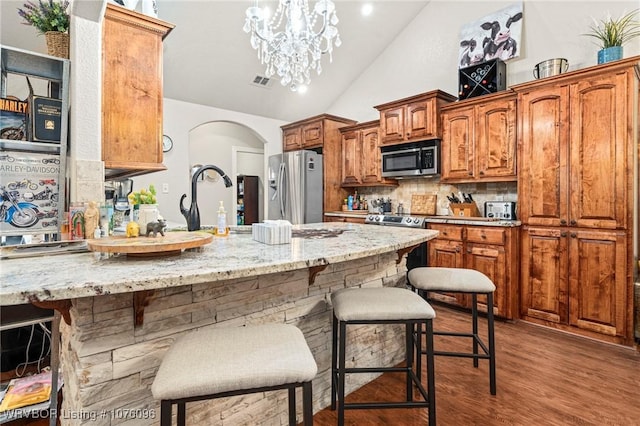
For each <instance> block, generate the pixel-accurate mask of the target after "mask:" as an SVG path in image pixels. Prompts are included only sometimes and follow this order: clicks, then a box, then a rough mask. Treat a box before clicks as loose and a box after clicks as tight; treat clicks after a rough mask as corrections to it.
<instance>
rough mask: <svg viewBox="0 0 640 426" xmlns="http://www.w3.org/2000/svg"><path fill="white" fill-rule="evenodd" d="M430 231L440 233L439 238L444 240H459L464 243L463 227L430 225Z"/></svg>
mask: <svg viewBox="0 0 640 426" xmlns="http://www.w3.org/2000/svg"><path fill="white" fill-rule="evenodd" d="M429 229H434V230H436V231H440V235H438V238H440V239H443V240H457V241H462V231H463V227H462V226H456V225H441V224H439V223H430V224H429Z"/></svg>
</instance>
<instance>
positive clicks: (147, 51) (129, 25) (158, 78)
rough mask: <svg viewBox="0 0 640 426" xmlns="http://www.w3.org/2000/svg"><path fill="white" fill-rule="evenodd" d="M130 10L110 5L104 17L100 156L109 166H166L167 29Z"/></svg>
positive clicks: (147, 167)
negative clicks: (145, 21) (164, 70)
mask: <svg viewBox="0 0 640 426" xmlns="http://www.w3.org/2000/svg"><path fill="white" fill-rule="evenodd" d="M128 15H130V14H128V13H126V12H125V13H124V14H123V12H120V11H118V10H116V9H114V8H107V12H105V19H104V23H103V38H102V49H103V54H102V61H103V62H102V94H103V96H102V159H103V160H104V162H105V167H106V168H107V169H123V170H138V171H145V170H146V171H149V172H151V171H157V170H164V169H165V168H166V167H165V166H164V165H163V164H162V159H163V157H162V100H163V98H162V36H163V33H161V32H159V31H155V29H154V28H151V27H149V26H148V25H140V22H138V21H139V20H140V18H137V17H135V16H134V17H132V16H128ZM137 174H139V172H138V173H137Z"/></svg>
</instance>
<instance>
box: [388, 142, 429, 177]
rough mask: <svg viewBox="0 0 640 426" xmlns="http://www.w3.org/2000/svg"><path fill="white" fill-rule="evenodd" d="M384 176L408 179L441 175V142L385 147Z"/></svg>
mask: <svg viewBox="0 0 640 426" xmlns="http://www.w3.org/2000/svg"><path fill="white" fill-rule="evenodd" d="M380 150H381V154H382V176H384V177H394V178H408V177H420V176H437V175H439V174H440V140H438V139H433V140H428V141H422V142H414V143H408V144H401V145H393V146H383V147H381V148H380Z"/></svg>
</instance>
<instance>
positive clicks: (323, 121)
mask: <svg viewBox="0 0 640 426" xmlns="http://www.w3.org/2000/svg"><path fill="white" fill-rule="evenodd" d="M353 124H356V122H355V121H354V120H349V119H348V118H343V117H337V116H335V115H330V114H322V115H318V116H315V117H311V118H307V119H305V120H300V121H296V122H294V123H290V124H286V125H284V126H282V127H281V129H282V149H283V151H294V150H297V149H313V150H315V151H318V152H321V153H322V170H323V185H324V188H323V192H324V199H323V210H324V211H325V212H335V211H339V210H340V209H341V208H342V200H344V199H345V198H346V197H347V195H348V194H347V191H346V190H345V189H343V188H342V172H341V170H342V144H341V142H342V136H341V134H340V130H339V129H340V128H341V127H344V126H350V125H353Z"/></svg>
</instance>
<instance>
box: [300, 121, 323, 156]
mask: <svg viewBox="0 0 640 426" xmlns="http://www.w3.org/2000/svg"><path fill="white" fill-rule="evenodd" d="M323 127H324V126H323V125H322V120H317V121H314V122H312V123H309V124H305V125H304V126H302V148H304V149H308V148H317V147H321V146H322V142H323V140H324V129H323Z"/></svg>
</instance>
